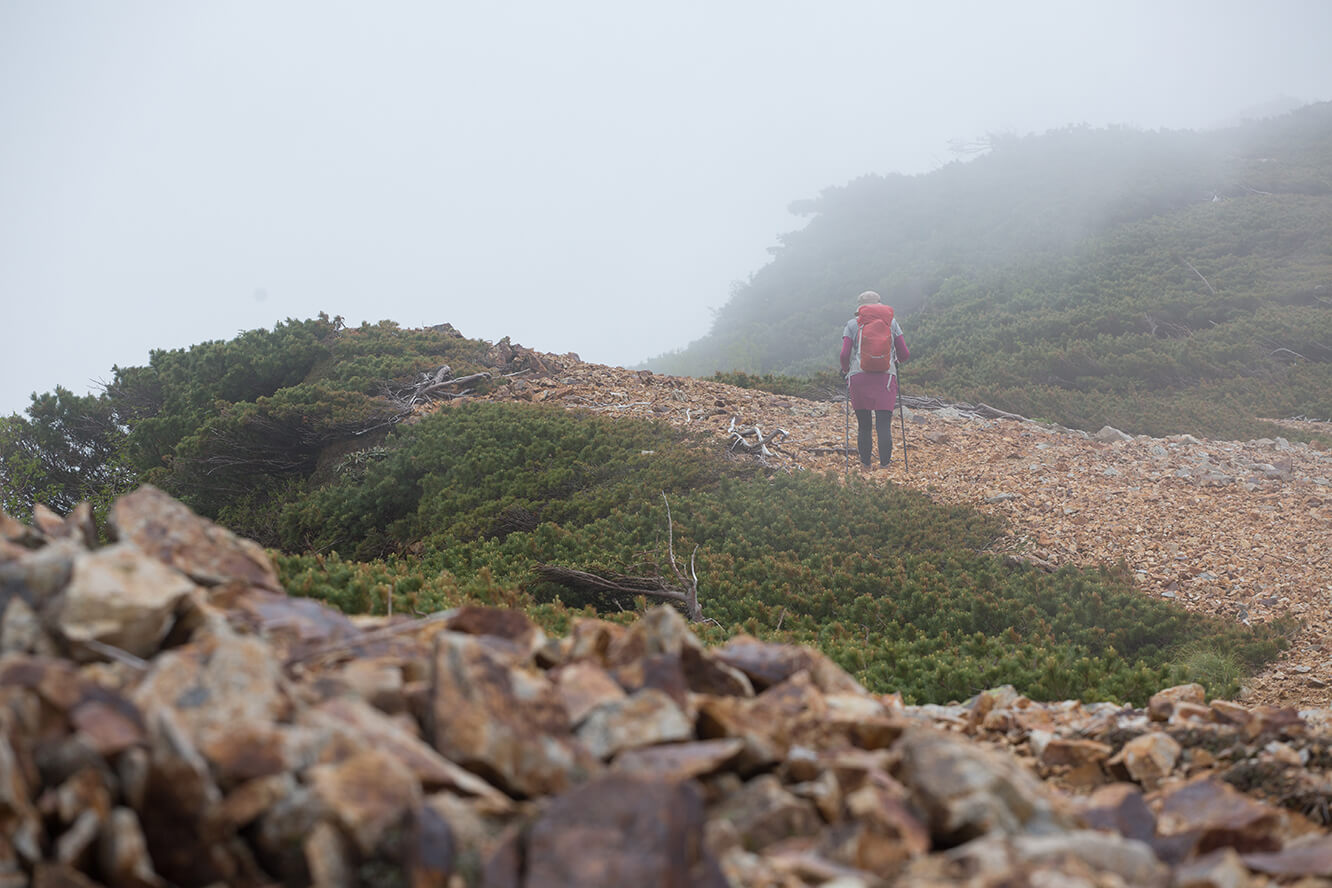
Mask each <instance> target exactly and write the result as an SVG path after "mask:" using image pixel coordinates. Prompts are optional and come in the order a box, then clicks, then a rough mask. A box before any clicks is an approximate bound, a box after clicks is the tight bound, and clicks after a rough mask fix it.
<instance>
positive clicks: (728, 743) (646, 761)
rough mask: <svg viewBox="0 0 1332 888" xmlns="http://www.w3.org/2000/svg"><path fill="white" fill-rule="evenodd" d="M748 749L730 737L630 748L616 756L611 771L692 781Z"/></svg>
mask: <svg viewBox="0 0 1332 888" xmlns="http://www.w3.org/2000/svg"><path fill="white" fill-rule="evenodd" d="M744 746H745V744H744V741H742V740H739V739H736V738H730V739H726V740H700V741H698V742H694V743H668V744H663V745H661V746H649V747H646V748H642V749H626V750H625V751H624V752H621V753H620V754H619V755H617V756H616V757H615V761H614V762H612V765H611V769H612V770H613V771H615V772H617V773H625V774H632V775H637V776H639V777H643V778H647V779H650V780H662V781H670V780H688V779H690V778H692V777H702V776H705V775H707V774H711V773H713V772H715V771H717V770H719V769H720V768H721V767H723V766H724V765H725V764H726V763H727V762H730V761H732V760H733V759H734V758H735V757H736V756H737V755H739V753H740V752H741V750H743V749H744Z"/></svg>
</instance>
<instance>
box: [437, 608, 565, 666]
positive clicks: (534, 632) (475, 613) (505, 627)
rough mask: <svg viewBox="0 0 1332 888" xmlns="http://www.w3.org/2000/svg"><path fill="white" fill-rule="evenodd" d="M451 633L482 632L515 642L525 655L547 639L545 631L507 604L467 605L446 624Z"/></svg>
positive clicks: (474, 633)
mask: <svg viewBox="0 0 1332 888" xmlns="http://www.w3.org/2000/svg"><path fill="white" fill-rule="evenodd" d="M446 625H447V626H448V628H449V630H450V631H452V632H463V633H466V634H467V635H483V636H490V637H492V638H499V639H503V640H505V641H508V642H512V643H513V645H514V646H515V648H516V649H518V650H521V651H523V656H526V655H527V654H530V653H532V652H534V651H535V650H537V648H539V647H541V646H542V645H543V644H545V642H546V636H545V633H544V632H542V631H541V629H540V627H538V626H537V625H536V624H535V623H533V622H532V621H531V620H530V619H528V618H527V615H526V614H524V613H523V612H522V611H519V610H513V609H511V608H505V607H479V606H476V605H464V606H463V607H460V608H458V612H457V613H456V614H454V615H453V616H452V617H450V618H449V619H448V621H447V623H446Z"/></svg>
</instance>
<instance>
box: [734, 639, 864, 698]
mask: <svg viewBox="0 0 1332 888" xmlns="http://www.w3.org/2000/svg"><path fill="white" fill-rule="evenodd" d="M716 656H717V658H718V659H719V660H721V661H722V662H723V663H725V664H727V665H728V666H731V667H733V668H735V669H738V670H740V671H741V672H743V673H744V674H745V675H746V676H748V677H749V679H750V681H752V682H753V684H754V689H755V690H756V691H762V690H764V689H765V688H769V687H772V686H773V685H776V684H780V683H782V682H784V681H786V680H787V679H788V678H790V677H791V676H793V675H794V674H795V673H797V672H800V671H807V672H809V674H810V677H811V678H812V679H813V680H814V684H815V686H817V687H818V688H819V690H821V691H823V692H824V693H828V694H838V693H858V694H863V693H865V689H864V688H863V687H861V685H860V683H859V682H858V681H856V680H855V679H854V678H852V677H851V676H850V675H848V674H847V673H846V672H845V670H843V669H842V668H841V667H840V666H838V665H837V664H836V663H834V662H832V660H830V659H828V658H827V657H826V656H824V655H823V654H821V653H819V652H818V651H815V650H812V649H810V648H798V647H793V646H791V645H783V644H772V643H769V642H763V641H759V640H758V639H755V638H751V637H749V636H745V635H739V636H736V637H735V638H733V639H731V640H730V641H728V642H727V643H726V644H724V645H722V646H721V647H720V648H718V649H717V652H716Z"/></svg>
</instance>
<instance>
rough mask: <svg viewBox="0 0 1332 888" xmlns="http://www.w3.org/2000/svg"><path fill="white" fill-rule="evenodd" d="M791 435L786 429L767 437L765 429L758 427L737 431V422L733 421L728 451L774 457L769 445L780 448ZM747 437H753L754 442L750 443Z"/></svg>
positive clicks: (778, 430)
mask: <svg viewBox="0 0 1332 888" xmlns="http://www.w3.org/2000/svg"><path fill="white" fill-rule="evenodd" d="M790 434H791V433H790V432H788V431H787V430H786V429H777V430H776V431H775V432H773V433H772V434H770V435H767V436H765V435H764V434H763V429H761V428H759V427H758V426H757V425H754V426H752V427H750V428H747V429H737V428H735V421H734V420H732V422H731V429H730V435H731V446H730V447H729V448H728V449H729V450H731V451H732V452H735V451H736V450H737V449H738V450H741V451H744V452H745V453H757V454H760V455H762V456H772V451H771V450H769V449H768V445H769V444H771V445H772V446H773V447H778V446H779V445H780V444H781V442H782V441H783V440H785V439H786V438H787V436H789V435H790ZM746 435H753V436H754V440H753V441H749V440H748V439H747V438H746V437H745V436H746Z"/></svg>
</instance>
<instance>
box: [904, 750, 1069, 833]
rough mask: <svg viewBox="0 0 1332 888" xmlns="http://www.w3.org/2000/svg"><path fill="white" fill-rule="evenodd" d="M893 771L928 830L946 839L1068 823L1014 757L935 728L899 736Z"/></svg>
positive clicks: (1042, 829) (1032, 830) (1046, 829)
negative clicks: (897, 754) (923, 818)
mask: <svg viewBox="0 0 1332 888" xmlns="http://www.w3.org/2000/svg"><path fill="white" fill-rule="evenodd" d="M894 749H895V751H896V752H898V753H899V754H900V755H901V764H900V766H899V767H898V770H897V773H896V776H897V778H898V779H899V780H901V781H902V783H903V784H905V785H906V786H907V788H908V789H909V790H910V791H911V797H912V799H913V801H914V803H915V804H916V806H917V807H918V808H919V809H920V810H921V811H923V812H925V815H926V816H927V817H928V823H929V827H930V833H931V835H933V836H934V837H935V838H936V839H940V840H942V841H944V842H946V843H953V844H955V843H957V842H959V841H966V840H968V839H974V838H976V837H978V836H982V835H985V834H986V833H990V832H998V833H1003V834H1018V833H1027V832H1030V833H1042V832H1052V831H1055V830H1058V829H1061V828H1067V827H1068V826H1069V825H1070V822H1069V821H1068V819H1067V818H1066V817H1065V816H1064V815H1061V814H1059V813H1057V812H1056V810H1055V808H1054V805H1053V804H1052V803H1051V801H1050V798H1049V796H1048V795H1047V794H1046V791H1045V788H1044V787H1043V786H1042V785H1041V784H1040V783H1039V782H1038V781H1037V780H1036V779H1035V778H1034V777H1033V776H1032V775H1031V774H1030V773H1028V772H1027V771H1025V770H1024V769H1023V768H1022V767H1021V766H1020V765H1019V764H1018V763H1017V762H1016V761H1014V760H1013V759H1011V758H1008V757H1006V756H1003V755H1001V754H999V753H996V752H992V751H990V750H987V749H982V748H979V747H976V746H971V745H968V744H966V743H963V742H962V741H960V740H957V739H955V738H953V737H950V736H948V735H947V734H943V733H941V732H939V731H935V730H928V729H922V728H913V729H910V730H908V731H907V732H906V733H905V734H903V735H902V739H901V740H899V741H898V743H897V745H896V747H894Z"/></svg>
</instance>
